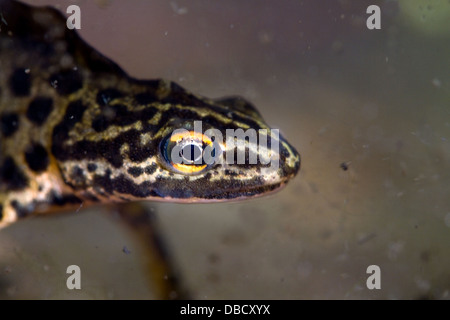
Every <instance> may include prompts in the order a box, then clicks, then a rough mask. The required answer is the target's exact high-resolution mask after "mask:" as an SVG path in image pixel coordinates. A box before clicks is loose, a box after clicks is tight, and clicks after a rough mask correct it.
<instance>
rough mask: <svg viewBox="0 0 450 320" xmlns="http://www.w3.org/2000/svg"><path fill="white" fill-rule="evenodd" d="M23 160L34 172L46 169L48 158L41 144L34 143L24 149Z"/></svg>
mask: <svg viewBox="0 0 450 320" xmlns="http://www.w3.org/2000/svg"><path fill="white" fill-rule="evenodd" d="M25 161H26V162H27V164H28V167H30V169H31V170H33V171H34V172H42V171H44V170H46V169H47V167H48V165H49V163H50V159H49V158H48V154H47V150H45V148H44V147H43V146H42V145H41V144H38V143H36V144H34V145H32V146H31V147H29V148H28V149H27V150H26V151H25Z"/></svg>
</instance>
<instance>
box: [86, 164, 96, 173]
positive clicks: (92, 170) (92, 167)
mask: <svg viewBox="0 0 450 320" xmlns="http://www.w3.org/2000/svg"><path fill="white" fill-rule="evenodd" d="M87 169H88V171H89V172H94V171H95V170H97V165H96V164H95V163H92V162H90V163H88V165H87Z"/></svg>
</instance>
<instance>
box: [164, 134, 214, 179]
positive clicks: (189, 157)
mask: <svg viewBox="0 0 450 320" xmlns="http://www.w3.org/2000/svg"><path fill="white" fill-rule="evenodd" d="M161 149H162V150H161V152H162V154H163V157H164V159H165V161H166V162H167V164H168V165H169V167H170V168H172V169H174V171H175V172H178V173H184V174H189V175H193V174H199V173H201V172H203V171H204V170H206V169H207V168H209V167H210V166H211V165H212V164H214V162H215V158H216V155H218V154H219V152H218V151H219V149H220V146H219V145H218V143H216V142H214V141H212V140H211V139H210V138H209V137H208V136H206V135H204V134H202V133H199V132H195V131H188V130H182V131H181V132H177V133H173V134H171V135H169V136H167V137H166V138H165V139H164V140H163V141H162V144H161ZM220 150H221V149H220Z"/></svg>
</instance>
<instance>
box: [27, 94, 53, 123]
mask: <svg viewBox="0 0 450 320" xmlns="http://www.w3.org/2000/svg"><path fill="white" fill-rule="evenodd" d="M52 110H53V100H52V99H51V98H48V97H36V98H34V99H33V100H32V101H31V102H30V104H29V105H28V109H27V118H28V119H29V120H30V121H32V122H34V123H35V124H37V125H42V124H43V123H44V122H45V120H46V119H47V117H48V115H49V114H50V112H52Z"/></svg>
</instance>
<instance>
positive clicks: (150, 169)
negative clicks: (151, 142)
mask: <svg viewBox="0 0 450 320" xmlns="http://www.w3.org/2000/svg"><path fill="white" fill-rule="evenodd" d="M156 168H157V165H156V164H152V165H149V166H148V167H145V170H144V171H145V173H146V174H150V175H151V174H153V173H154V172H155V171H156Z"/></svg>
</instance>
